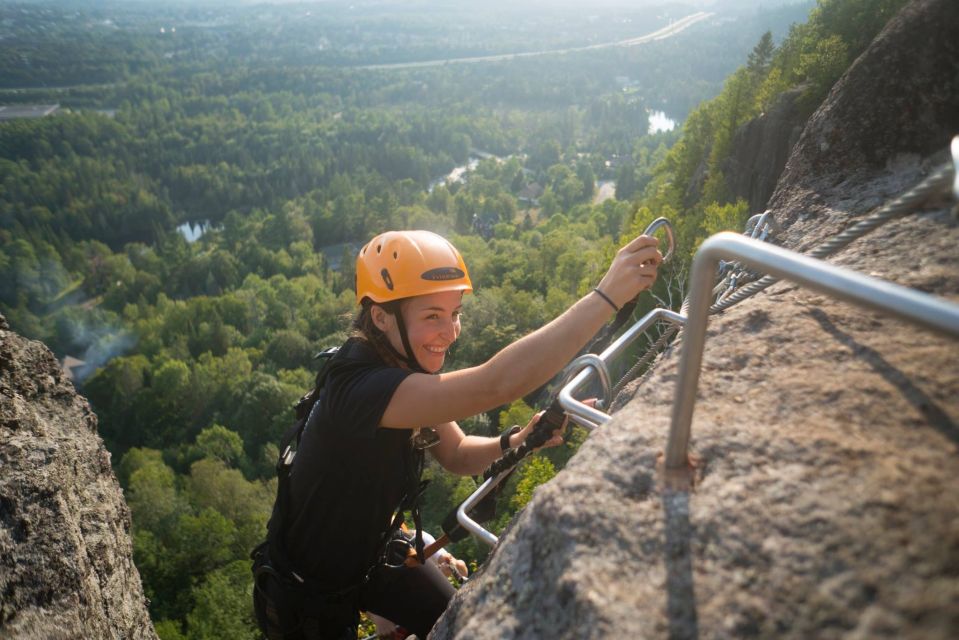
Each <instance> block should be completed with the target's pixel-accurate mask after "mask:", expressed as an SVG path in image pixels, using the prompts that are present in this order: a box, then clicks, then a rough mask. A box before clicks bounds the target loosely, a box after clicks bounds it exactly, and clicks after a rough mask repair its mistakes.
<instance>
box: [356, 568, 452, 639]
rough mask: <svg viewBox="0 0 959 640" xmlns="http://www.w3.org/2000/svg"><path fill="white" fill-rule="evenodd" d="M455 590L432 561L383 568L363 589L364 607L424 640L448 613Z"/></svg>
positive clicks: (361, 602)
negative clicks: (448, 605) (437, 622)
mask: <svg viewBox="0 0 959 640" xmlns="http://www.w3.org/2000/svg"><path fill="white" fill-rule="evenodd" d="M454 593H455V590H454V589H453V587H452V585H450V583H449V581H448V580H447V579H446V577H445V576H444V575H443V574H442V572H440V570H439V569H437V568H436V565H434V564H433V563H432V562H427V563H426V564H424V565H419V564H418V565H416V566H413V567H403V568H401V569H380V570H377V571H374V572H373V576H372V577H371V579H370V581H369V582H368V583H367V584H366V586H365V587H364V588H363V589H361V590H360V607H361V608H362V609H363V610H364V611H369V612H371V613H375V614H376V615H378V616H383V617H384V618H386V619H387V620H390V621H392V622H395V623H396V624H398V625H400V626H401V627H403V628H404V629H406V630H408V631H410V632H412V633H415V634H416V637H417V638H420V640H423V639H424V638H426V636H427V634H429V632H430V629H432V628H433V625H434V624H436V621H437V620H438V619H439V617H440V616H441V615H442V614H443V612H444V611H445V610H446V605H447V604H448V603H449V601H450V598H452V597H453V594H454Z"/></svg>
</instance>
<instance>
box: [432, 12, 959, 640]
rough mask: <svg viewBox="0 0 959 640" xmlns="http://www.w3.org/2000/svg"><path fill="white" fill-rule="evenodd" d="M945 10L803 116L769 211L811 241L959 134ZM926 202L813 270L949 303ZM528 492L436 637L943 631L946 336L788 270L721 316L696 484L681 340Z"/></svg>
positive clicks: (893, 188) (958, 406)
mask: <svg viewBox="0 0 959 640" xmlns="http://www.w3.org/2000/svg"><path fill="white" fill-rule="evenodd" d="M956 33H959V4H957V3H955V2H954V1H953V0H915V1H914V2H912V3H911V4H909V5H907V7H906V8H905V9H904V10H903V11H902V12H901V13H900V14H899V15H898V16H897V17H896V18H895V19H894V20H892V21H891V22H890V24H889V25H887V27H886V28H885V30H884V31H883V32H882V33H881V34H880V35H879V36H878V37H877V38H876V39H875V41H874V42H873V43H872V45H871V46H870V47H869V49H868V50H867V51H866V52H865V53H864V54H863V55H862V56H861V57H860V58H859V59H858V60H857V61H856V62H855V63H854V65H853V66H852V67H851V68H850V69H849V70H848V72H847V73H846V75H845V76H844V77H843V78H842V79H841V80H840V81H839V82H838V83H837V84H836V86H835V87H834V88H833V90H832V92H831V93H830V95H829V96H828V98H827V99H826V101H825V102H824V103H823V104H822V105H821V106H820V108H819V109H818V110H817V111H816V112H815V113H814V114H813V115H812V117H811V118H810V119H809V121H808V122H807V123H806V124H805V127H804V129H803V132H802V134H801V136H800V137H799V139H798V141H797V142H796V144H795V146H794V147H793V149H792V152H791V154H790V156H789V160H788V162H787V164H786V167H785V169H784V171H783V174H782V176H781V178H780V179H779V182H778V184H777V186H776V189H775V192H774V193H773V194H772V198H771V200H770V202H769V208H770V209H771V210H772V211H773V213H774V214H775V215H776V217H777V219H778V220H779V221H780V222H781V223H782V225H783V226H784V228H785V229H784V233H783V235H782V237H781V240H782V243H783V244H784V245H785V246H787V247H789V248H792V249H795V250H799V251H804V250H807V249H808V248H811V247H813V246H816V245H817V244H819V243H820V242H822V241H823V240H824V239H826V238H828V237H830V236H832V235H833V234H835V233H836V232H837V231H838V230H841V229H843V228H846V227H847V226H849V225H850V224H852V223H853V222H855V221H856V220H858V219H861V218H862V217H864V216H865V215H867V214H868V213H869V212H870V211H872V210H873V209H874V208H875V207H877V206H878V205H880V204H882V203H884V202H886V201H887V200H889V199H891V198H893V197H895V196H897V195H899V194H900V193H902V192H903V191H905V190H906V189H908V188H909V187H910V186H912V185H914V184H915V183H917V182H918V181H919V180H921V179H922V177H923V176H924V175H926V174H927V173H928V172H929V171H930V170H931V169H932V168H934V167H937V166H939V165H940V164H941V163H942V162H943V161H945V160H946V159H947V155H946V154H945V153H944V149H945V148H946V147H947V146H948V144H949V141H950V139H951V137H952V136H954V135H956V134H959V39H957V38H956V37H955V34H956ZM953 206H954V203H953V201H952V200H951V199H949V198H945V197H943V198H940V199H937V200H933V201H931V202H927V203H926V204H925V205H924V207H923V208H922V209H921V210H920V211H919V212H917V213H916V214H913V215H911V216H908V217H906V218H903V219H900V220H898V221H895V222H891V223H888V224H886V225H884V226H882V227H880V228H879V229H878V230H876V231H874V232H873V233H871V234H869V235H867V236H865V237H864V238H862V239H860V240H858V241H856V242H855V243H853V244H852V245H850V246H849V247H847V248H846V249H844V250H843V251H841V252H839V253H838V254H837V255H835V256H834V257H832V258H831V259H830V260H831V261H832V262H834V263H836V264H841V265H844V266H846V267H850V268H853V269H856V270H858V271H860V272H864V273H868V274H871V275H873V276H877V277H880V278H884V279H888V280H891V281H894V282H897V283H899V284H903V285H906V286H910V287H913V288H916V289H919V290H922V291H926V292H930V293H935V294H937V295H940V296H943V297H945V298H948V299H951V300H956V301H959V254H957V253H956V246H957V245H959V223H957V220H956V217H955V213H954V212H953ZM681 348H682V347H681V346H677V347H675V348H674V349H673V352H674V353H673V354H672V355H669V356H666V357H663V358H661V359H660V360H659V362H658V363H657V365H656V369H655V371H654V373H653V374H652V376H651V377H650V378H649V379H648V380H647V381H646V382H645V383H644V384H642V385H641V386H639V388H638V389H636V390H635V396H634V398H633V400H632V401H631V402H630V403H629V404H628V405H627V406H626V407H625V408H623V409H622V410H621V411H619V412H618V413H617V414H616V415H615V416H614V419H613V420H612V422H610V423H609V424H607V425H605V426H604V427H602V428H601V429H599V430H597V431H595V432H594V433H593V434H592V435H591V436H590V438H589V439H588V440H587V441H586V443H585V444H584V445H583V446H582V447H581V449H580V451H579V452H578V453H577V455H576V456H575V457H574V458H573V459H572V460H571V461H570V463H569V465H568V466H567V467H566V469H565V470H564V471H563V472H561V473H560V474H559V475H558V476H557V477H556V478H555V479H554V480H553V481H551V482H550V483H548V484H547V485H544V486H543V487H540V488H539V489H538V490H537V492H536V494H535V495H534V497H533V499H532V501H531V502H530V503H529V505H528V506H527V508H526V509H525V511H524V512H523V513H522V514H521V515H520V516H519V517H518V518H517V519H516V520H515V521H514V523H513V524H512V526H511V527H510V528H509V529H508V530H507V532H505V534H504V535H503V536H502V538H501V540H500V543H499V545H498V546H497V548H496V549H495V550H494V552H493V554H492V555H491V557H490V559H489V560H488V562H487V564H486V566H485V567H484V569H483V570H482V572H481V573H480V574H479V575H478V576H476V577H475V578H474V579H473V580H471V582H470V583H469V584H468V586H467V587H466V588H464V589H462V590H461V591H460V592H459V593H458V594H457V596H456V597H455V598H454V600H453V602H452V604H451V606H450V608H449V609H448V610H447V612H446V614H445V615H444V617H443V618H441V619H440V621H439V623H438V624H437V626H436V627H435V628H434V630H433V633H432V634H431V638H434V639H436V640H446V639H448V638H471V639H473V638H480V639H483V638H490V639H493V638H496V639H502V638H546V637H548V638H577V639H580V638H646V637H656V638H661V637H669V638H700V637H701V638H730V637H777V638H779V637H784V638H876V637H886V638H943V639H945V638H954V637H955V636H956V632H957V629H959V480H957V478H959V455H957V454H959V402H957V398H959V364H957V363H959V342H957V341H956V340H954V339H950V338H945V337H942V336H938V335H934V334H931V333H928V332H926V331H923V330H919V329H916V328H914V327H912V326H910V325H907V324H904V323H902V322H899V321H895V320H892V319H890V318H889V317H886V316H883V315H881V314H877V313H872V312H867V311H863V310H862V309H860V308H857V307H853V306H850V305H847V304H844V303H840V302H837V301H834V300H831V299H829V298H828V297H825V296H822V295H818V294H815V293H813V292H810V291H808V290H804V289H801V288H799V287H797V286H795V285H792V284H790V283H788V282H781V283H779V284H777V285H774V286H773V287H771V288H770V289H768V290H767V291H766V292H765V293H763V294H760V295H757V296H755V297H754V298H751V299H749V300H747V301H745V302H743V303H741V304H739V305H738V306H736V307H733V308H732V309H730V310H728V311H726V312H724V313H723V314H722V315H720V316H718V317H714V318H713V319H712V320H711V323H710V329H709V334H708V338H707V342H706V350H705V356H704V365H703V371H702V377H701V381H700V386H699V399H698V402H697V406H696V411H695V415H694V420H693V433H692V448H693V451H694V452H695V453H696V454H697V455H698V456H699V457H700V459H701V464H700V467H699V469H698V477H697V481H696V484H695V487H694V488H693V489H692V490H685V489H676V488H675V487H673V488H670V487H667V486H666V484H665V483H664V480H663V475H662V473H661V468H660V465H659V455H660V452H661V451H662V450H663V448H664V446H665V440H666V434H667V431H668V428H669V417H670V410H671V404H672V400H673V393H674V382H675V379H676V376H677V364H678V357H677V356H676V354H675V352H676V351H677V350H678V349H681Z"/></svg>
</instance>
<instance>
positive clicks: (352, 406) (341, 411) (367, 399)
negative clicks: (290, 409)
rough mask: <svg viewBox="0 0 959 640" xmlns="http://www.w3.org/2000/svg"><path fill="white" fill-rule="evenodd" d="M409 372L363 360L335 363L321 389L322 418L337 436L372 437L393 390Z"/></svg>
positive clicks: (381, 419)
mask: <svg viewBox="0 0 959 640" xmlns="http://www.w3.org/2000/svg"><path fill="white" fill-rule="evenodd" d="M411 373H412V372H411V371H407V370H405V369H400V368H399V367H389V366H386V365H385V364H382V363H380V362H376V361H374V362H370V361H369V360H365V359H364V360H346V361H344V362H340V363H336V364H335V365H334V366H333V369H331V371H330V376H329V378H328V379H327V382H326V387H325V389H324V395H325V396H326V397H325V398H324V401H323V404H322V407H321V410H320V411H321V413H322V417H323V418H324V419H325V421H326V422H327V424H329V425H330V426H331V428H332V430H333V432H334V433H336V434H337V435H340V436H353V437H360V438H372V437H373V436H374V435H375V434H376V429H377V428H378V427H379V426H380V424H381V423H382V421H383V414H384V413H385V412H386V408H387V407H388V406H389V404H390V400H392V398H393V394H394V393H395V392H396V389H397V387H399V386H400V383H401V382H403V380H405V379H406V377H407V376H409V375H410V374H411Z"/></svg>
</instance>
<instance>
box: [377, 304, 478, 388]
mask: <svg viewBox="0 0 959 640" xmlns="http://www.w3.org/2000/svg"><path fill="white" fill-rule="evenodd" d="M462 308H463V292H462V291H443V292H440V293H431V294H429V295H425V296H416V297H414V298H410V299H409V300H406V301H404V302H403V305H402V308H401V309H402V313H403V320H404V321H405V322H406V331H407V335H408V337H409V341H410V347H411V348H412V349H413V355H414V356H415V357H416V360H417V362H419V363H420V366H421V367H423V369H425V370H426V371H429V372H430V373H436V372H437V371H439V370H440V369H442V368H443V362H444V361H445V360H446V351H447V350H448V349H449V348H450V345H451V344H453V343H454V342H455V341H456V338H458V337H459V335H460V311H461V310H462ZM386 335H387V336H388V337H389V339H390V343H392V345H393V348H395V349H396V350H397V351H399V352H400V353H405V350H404V348H403V340H402V338H401V337H400V333H399V329H398V328H397V326H396V322H390V323H389V325H388V328H387V329H386Z"/></svg>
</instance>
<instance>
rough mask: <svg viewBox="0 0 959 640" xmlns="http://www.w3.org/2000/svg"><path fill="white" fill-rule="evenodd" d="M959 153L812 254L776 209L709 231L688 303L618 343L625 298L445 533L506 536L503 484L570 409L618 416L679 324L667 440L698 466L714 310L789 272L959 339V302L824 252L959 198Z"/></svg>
mask: <svg viewBox="0 0 959 640" xmlns="http://www.w3.org/2000/svg"><path fill="white" fill-rule="evenodd" d="M951 156H952V158H951V162H949V163H947V164H945V165H943V166H941V167H940V168H938V169H937V170H936V171H934V172H933V173H932V174H931V175H930V176H929V177H927V178H926V179H924V180H923V181H922V182H920V183H919V184H918V185H916V186H915V187H913V188H912V189H910V190H909V191H907V192H906V193H904V194H902V195H901V196H899V197H898V198H896V199H895V200H893V201H891V202H888V203H886V204H885V205H883V206H882V207H880V208H879V209H877V210H876V211H875V212H874V213H872V214H870V215H868V216H867V217H866V218H864V219H862V220H860V221H859V222H856V223H854V224H852V225H851V226H850V227H848V228H847V229H845V230H844V231H842V232H840V233H838V234H837V235H835V236H833V237H831V238H830V239H828V240H827V241H825V242H823V243H822V244H820V245H819V246H818V247H816V248H815V249H813V250H812V251H810V252H809V253H808V254H805V255H804V254H800V253H797V252H794V251H790V250H787V249H785V248H782V247H779V246H775V242H776V238H777V234H779V233H780V227H779V225H778V223H777V222H776V220H775V219H774V217H773V215H772V213H771V212H770V211H766V212H764V213H762V214H757V215H755V216H753V217H751V218H750V219H749V221H748V222H747V223H746V229H745V233H744V234H742V235H740V234H735V233H730V232H724V233H720V234H716V235H715V236H712V237H711V238H709V239H708V240H706V241H705V242H704V243H703V244H702V245H701V247H700V249H699V250H698V251H697V253H696V256H695V257H694V260H693V267H692V271H691V276H690V281H691V283H692V287H691V290H690V293H689V295H688V296H687V297H686V299H685V300H684V301H683V303H682V306H681V308H680V311H679V312H675V311H672V310H670V309H666V308H662V307H660V308H657V309H653V310H652V311H650V312H649V313H647V314H646V315H644V316H643V317H642V318H640V319H639V320H638V321H637V322H636V323H635V324H633V325H632V326H631V327H630V328H628V329H627V330H626V331H624V332H623V334H622V335H621V336H619V338H617V339H616V340H615V341H612V342H611V343H610V344H608V346H606V344H605V343H609V341H610V340H611V338H612V335H613V334H614V333H615V331H616V330H617V329H619V328H620V326H622V325H623V324H624V323H625V321H626V320H628V319H629V317H630V316H631V315H632V313H633V311H634V309H635V306H636V301H635V300H633V301H631V302H630V303H628V304H627V305H625V306H624V308H623V309H622V310H621V311H620V313H618V314H617V317H616V319H615V320H614V321H613V322H612V323H611V324H610V326H609V327H607V328H606V329H604V331H603V332H601V334H600V336H599V337H598V338H597V339H596V340H594V341H593V343H592V344H591V345H590V347H589V351H590V353H587V354H585V355H583V356H580V357H579V358H577V359H575V360H573V362H572V363H570V365H569V366H568V367H567V368H566V372H565V380H566V382H565V384H563V386H562V388H561V389H560V391H559V393H558V395H557V397H556V398H555V399H554V400H553V401H552V403H551V404H550V405H549V408H548V409H547V410H546V412H545V413H544V414H543V416H542V417H541V418H540V420H539V422H538V423H537V425H536V426H535V427H534V429H533V431H532V432H531V433H530V435H529V437H528V438H527V440H526V442H524V443H523V444H522V445H520V446H519V447H517V448H516V449H511V450H509V451H507V452H506V453H505V454H504V455H503V457H502V458H500V459H499V460H497V461H496V462H494V463H493V464H492V465H490V467H489V469H487V470H486V472H485V473H484V474H483V475H484V482H483V483H482V484H481V485H480V486H479V487H478V488H477V489H476V491H474V492H473V494H471V495H470V496H469V497H468V498H467V499H466V500H465V501H463V503H462V504H461V505H460V506H459V507H458V508H457V509H456V511H455V516H456V517H455V521H454V520H453V519H452V518H451V516H452V515H453V514H451V515H450V516H448V517H447V521H446V522H444V523H443V529H444V532H446V533H444V537H447V533H449V532H451V531H455V534H454V535H452V536H449V538H450V539H451V540H453V541H455V540H457V539H461V538H462V537H465V536H466V532H469V533H472V534H473V535H474V536H475V537H476V538H478V539H479V540H482V541H483V542H485V543H486V544H488V545H489V546H494V545H495V544H496V543H497V541H498V538H497V537H496V536H495V535H494V534H492V533H491V532H489V531H487V530H486V529H484V528H483V527H482V525H481V524H480V522H481V521H484V520H485V519H488V517H491V515H487V514H491V513H492V507H493V505H492V504H490V503H492V502H493V500H491V498H495V493H494V492H495V490H496V488H497V487H498V485H500V484H501V483H502V482H503V481H504V480H505V479H506V478H507V477H508V476H509V475H510V474H511V473H512V472H513V471H514V470H515V468H516V465H517V464H518V463H519V462H520V461H521V460H522V459H524V458H525V457H527V456H528V455H529V454H530V453H532V452H533V451H534V450H535V449H536V448H538V447H540V446H542V445H543V444H544V443H545V442H546V441H547V440H548V439H549V437H550V435H551V434H552V433H553V431H555V430H556V429H557V428H560V427H561V426H562V425H563V424H564V420H565V416H566V415H568V416H569V418H570V419H571V420H572V421H573V422H575V423H577V424H579V425H581V426H583V427H585V428H586V429H588V430H592V429H595V428H596V427H598V426H601V425H603V424H605V423H607V422H608V421H609V420H610V419H611V416H610V415H609V413H607V412H606V411H603V410H601V409H606V410H607V411H608V410H610V409H611V407H612V405H613V403H614V402H615V399H616V397H617V396H618V394H619V393H620V391H621V390H622V389H623V387H624V386H625V384H626V383H627V382H629V381H630V380H632V379H633V378H634V377H635V376H636V374H637V373H639V372H641V371H644V370H645V371H646V373H645V376H648V375H649V373H651V371H652V369H651V368H650V367H649V365H650V363H651V362H652V361H653V359H654V358H655V357H656V356H657V355H658V354H659V353H660V352H661V351H662V349H663V348H665V347H666V346H667V345H668V344H669V341H670V338H672V337H673V336H674V335H676V334H677V333H679V336H678V338H677V339H682V340H683V345H684V346H683V350H682V360H681V362H680V371H679V380H678V382H677V388H676V395H675V400H674V403H673V414H672V422H671V426H670V434H669V439H668V442H667V446H666V468H669V469H677V468H685V467H686V466H687V465H688V444H689V433H690V426H691V422H692V413H693V404H694V400H695V394H696V385H697V383H698V377H699V367H700V364H701V362H702V352H703V345H704V341H705V332H706V324H707V322H708V316H709V315H714V314H717V313H721V312H722V311H725V310H726V309H728V308H730V307H732V306H733V305H735V304H738V303H739V302H742V301H743V300H745V299H747V298H749V297H751V296H753V295H755V294H756V293H759V292H760V291H763V290H764V289H766V288H768V287H769V286H771V285H772V284H774V283H776V282H778V281H779V280H780V279H788V280H790V281H792V282H795V283H798V284H800V285H803V286H806V287H809V288H812V289H815V290H817V291H819V292H821V293H825V294H828V295H830V296H833V297H835V298H838V299H842V300H845V301H848V302H852V303H854V304H859V305H862V306H866V307H868V308H871V309H874V310H879V311H883V312H886V313H889V314H892V315H894V316H897V317H899V318H901V319H904V320H907V321H909V322H912V323H914V324H917V325H919V326H922V327H924V328H927V329H931V330H934V331H936V332H939V333H943V334H945V335H950V336H953V337H956V338H959V304H956V303H954V302H950V301H947V300H945V299H943V298H941V297H938V296H934V295H931V294H926V293H922V292H919V291H915V290H912V289H909V288H907V287H903V286H900V285H896V284H892V283H889V282H885V281H882V280H879V279H877V278H872V277H868V276H864V275H862V274H859V273H856V272H854V271H852V270H850V269H845V268H842V267H838V266H835V265H832V264H829V263H827V262H825V261H824V258H826V257H828V256H830V255H833V254H834V253H836V252H837V251H839V250H840V249H843V248H844V247H846V246H848V245H849V244H850V243H852V242H853V241H854V240H856V239H858V238H860V237H862V236H864V235H866V234H867V233H869V232H871V231H874V230H875V229H877V228H878V227H879V226H881V225H882V224H885V223H886V222H889V221H890V220H894V219H897V218H900V217H903V216H905V215H907V214H910V213H913V212H915V211H916V210H917V209H918V208H919V207H920V206H921V205H922V204H923V203H924V202H926V201H928V200H929V199H931V198H933V197H935V196H942V195H945V194H951V195H952V196H953V197H954V198H955V199H956V200H957V201H959V136H957V137H955V138H954V139H953V140H952V144H951ZM957 210H959V205H957ZM658 229H665V230H666V236H667V241H668V243H669V249H668V252H667V254H666V257H669V256H671V255H672V252H673V242H674V238H673V232H672V227H671V225H670V224H669V222H668V221H667V220H666V219H665V218H659V219H657V220H656V221H654V222H653V223H652V224H651V225H650V226H649V227H648V228H647V229H646V231H645V234H646V235H652V234H653V233H655V232H656V231H657V230H658ZM727 261H728V262H727ZM717 267H718V269H717ZM717 276H718V282H717ZM626 307H628V310H627V308H626ZM623 312H625V313H623ZM621 316H622V319H621ZM656 323H664V324H666V325H668V326H667V327H666V329H665V331H664V332H663V333H662V334H661V335H660V336H659V338H658V339H657V340H655V341H654V342H653V344H652V345H651V346H650V348H649V349H648V350H647V352H646V353H645V354H644V355H643V356H641V357H640V358H639V359H638V360H637V362H636V364H635V365H634V366H633V367H631V368H630V370H629V371H628V372H627V373H626V375H624V376H623V377H622V378H621V379H620V380H619V382H617V383H616V384H615V385H611V384H610V380H611V376H610V373H609V368H608V363H609V362H610V361H611V360H613V359H615V358H616V357H617V356H619V355H620V354H621V353H622V352H623V351H625V350H626V348H627V347H628V346H629V345H630V344H631V343H632V342H633V341H634V340H635V339H636V338H638V337H639V336H640V335H642V334H644V333H645V332H646V331H647V330H648V329H649V328H650V327H652V326H653V325H655V324H656ZM597 379H598V381H599V382H600V384H601V386H602V388H603V398H602V399H601V400H599V401H597V402H596V407H591V406H589V405H586V404H584V403H583V402H581V401H580V400H578V399H576V398H575V397H574V395H573V394H575V393H577V392H579V391H582V390H583V389H585V388H587V387H588V386H589V385H590V384H593V383H594V382H596V380H597ZM644 380H645V377H644V378H643V379H641V380H640V384H642V382H643V381H644Z"/></svg>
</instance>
